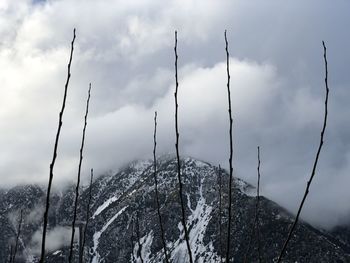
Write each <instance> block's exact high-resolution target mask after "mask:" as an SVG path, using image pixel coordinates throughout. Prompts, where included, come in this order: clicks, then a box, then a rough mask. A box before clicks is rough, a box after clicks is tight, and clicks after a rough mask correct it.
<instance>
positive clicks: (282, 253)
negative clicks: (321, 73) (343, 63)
mask: <svg viewBox="0 0 350 263" xmlns="http://www.w3.org/2000/svg"><path fill="white" fill-rule="evenodd" d="M322 45H323V59H324V66H325V79H324V82H325V87H326V99H325V102H324V119H323V127H322V131H321V138H320V143H319V146H318V149H317V153H316V157H315V161H314V164H313V167H312V171H311V175H310V178H309V181H308V182H307V184H306V188H305V193H304V196H303V199H302V200H301V203H300V206H299V208H298V212H297V215H296V217H295V220H294V223H293V225H292V227H291V228H290V230H289V234H288V237H287V239H286V241H285V243H284V245H283V248H282V250H281V253H280V255H279V257H278V261H277V262H281V261H282V258H283V256H284V253H285V252H286V249H287V246H288V243H289V241H290V239H291V237H292V234H293V231H294V229H295V227H296V225H297V223H298V220H299V216H300V213H301V210H302V208H303V206H304V202H305V200H306V197H307V195H308V194H309V189H310V185H311V183H312V180H313V178H314V176H315V173H316V167H317V163H318V159H319V156H320V153H321V149H322V146H323V137H324V133H325V130H326V126H327V117H328V94H329V89H328V62H327V48H326V45H325V43H324V41H322Z"/></svg>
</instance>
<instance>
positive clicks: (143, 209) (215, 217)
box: [0, 155, 350, 263]
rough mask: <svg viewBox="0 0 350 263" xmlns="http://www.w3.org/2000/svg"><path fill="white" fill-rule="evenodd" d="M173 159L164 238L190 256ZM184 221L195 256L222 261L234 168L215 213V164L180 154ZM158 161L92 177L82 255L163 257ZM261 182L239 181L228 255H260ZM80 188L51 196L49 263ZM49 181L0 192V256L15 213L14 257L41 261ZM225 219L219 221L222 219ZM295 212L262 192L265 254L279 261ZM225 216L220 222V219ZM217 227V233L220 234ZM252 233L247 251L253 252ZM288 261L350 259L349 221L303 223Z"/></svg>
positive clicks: (67, 228)
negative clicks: (256, 220) (328, 226)
mask: <svg viewBox="0 0 350 263" xmlns="http://www.w3.org/2000/svg"><path fill="white" fill-rule="evenodd" d="M176 165H177V162H176V159H175V158H173V157H172V156H168V155H167V156H162V157H160V158H159V160H158V163H157V169H158V174H157V178H158V190H159V198H160V205H161V209H160V211H161V214H162V217H163V223H164V230H165V239H166V246H167V249H168V251H169V254H170V260H171V262H178V263H180V262H187V261H188V254H187V248H186V244H185V241H184V236H183V229H182V225H181V221H180V220H181V207H180V203H179V192H178V181H177V174H176V167H177V166H176ZM181 165H182V170H181V172H182V178H183V187H184V188H183V193H184V197H185V198H184V200H185V202H186V217H187V227H188V230H189V238H190V244H191V248H192V254H193V258H194V261H195V262H220V260H221V258H223V257H224V255H225V244H226V237H227V233H226V231H227V199H228V198H227V193H228V191H227V190H228V189H227V185H228V174H227V172H226V171H224V170H221V171H220V174H221V176H222V192H223V195H222V209H221V210H222V211H221V216H220V212H219V210H220V209H219V191H218V189H219V180H218V175H219V168H218V167H216V166H213V165H211V164H209V163H206V162H202V161H199V160H197V159H194V158H189V157H188V158H184V159H182V162H181ZM153 175H154V174H153V163H152V161H135V162H132V163H130V164H129V165H126V166H125V167H123V168H122V169H120V171H119V172H118V173H116V174H109V175H102V176H100V177H98V178H97V179H96V180H95V181H94V183H93V185H92V204H91V217H90V223H89V225H88V229H87V239H86V247H85V250H84V255H83V256H84V262H94V263H96V262H163V260H164V253H163V248H162V243H161V236H160V228H159V221H158V215H157V207H156V202H155V187H154V186H155V184H154V176H153ZM255 191H256V189H255V187H254V186H252V185H250V184H248V183H246V182H244V181H242V180H240V179H239V178H235V179H234V191H233V215H234V216H233V221H232V227H233V229H232V232H231V239H232V242H231V244H232V249H231V255H230V257H231V260H232V262H243V261H244V259H245V257H247V262H258V241H257V235H256V232H253V233H252V230H254V229H256V228H255V227H254V215H255V204H256V198H255ZM88 194H89V189H88V187H86V186H85V187H83V188H82V189H81V192H80V199H79V207H78V224H77V231H76V237H77V238H76V241H75V254H74V257H75V258H74V262H78V247H79V240H78V236H79V225H83V224H84V222H85V216H86V205H87V199H88ZM74 195H75V193H74V186H73V185H72V186H70V187H68V188H66V189H65V190H62V191H60V192H55V193H53V194H52V196H51V208H50V214H49V225H48V234H47V242H46V247H47V250H48V254H47V262H66V261H67V258H68V254H69V241H70V234H71V223H72V215H73V202H74ZM44 199H45V189H43V188H41V187H39V186H37V185H25V186H17V187H14V188H12V189H9V190H1V191H0V231H1V236H0V262H1V263H2V262H7V258H8V255H9V254H10V245H11V244H13V242H14V239H15V236H16V229H17V224H18V218H19V211H20V210H21V209H23V210H24V220H23V225H22V231H21V235H20V239H19V241H20V242H19V248H18V253H17V257H16V262H38V257H39V254H40V245H41V228H42V218H43V211H44V201H45V200H44ZM220 217H221V219H220ZM293 220H294V217H293V215H292V213H290V212H289V211H287V210H286V209H284V208H282V207H281V206H279V205H278V204H277V203H275V202H273V201H272V200H269V199H267V198H265V197H261V199H260V208H259V229H260V232H259V234H260V245H259V246H260V251H261V258H262V262H274V261H275V260H276V259H277V257H278V255H279V252H280V250H281V248H282V245H283V242H284V241H285V238H286V236H287V233H288V230H289V227H290V225H291V224H292V223H293ZM220 222H221V227H220ZM220 229H221V232H220ZM250 239H251V249H250V252H249V253H247V250H248V244H249V242H250ZM283 262H350V228H349V227H348V226H339V227H336V228H335V229H333V230H324V229H317V228H315V227H313V226H311V225H310V224H308V223H307V222H303V221H300V222H299V223H298V226H297V229H296V231H295V232H294V235H293V237H292V240H291V242H290V245H289V246H288V249H287V252H286V255H285V257H284V260H283Z"/></svg>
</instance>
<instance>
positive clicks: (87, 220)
mask: <svg viewBox="0 0 350 263" xmlns="http://www.w3.org/2000/svg"><path fill="white" fill-rule="evenodd" d="M93 177H94V169H91V176H90V187H89V199H88V203H87V208H86V219H85V227H84V235H83V242H82V245H81V247H80V250H81V251H80V253H81V254H82V255H83V254H84V247H85V242H86V232H87V228H88V224H89V219H90V203H91V199H92V180H93ZM80 258H81V262H80V263H82V262H83V257H80Z"/></svg>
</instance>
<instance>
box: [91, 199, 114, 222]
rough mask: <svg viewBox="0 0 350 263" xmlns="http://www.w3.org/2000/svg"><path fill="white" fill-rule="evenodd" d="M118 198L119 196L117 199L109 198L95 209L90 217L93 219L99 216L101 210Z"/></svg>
mask: <svg viewBox="0 0 350 263" xmlns="http://www.w3.org/2000/svg"><path fill="white" fill-rule="evenodd" d="M118 198H119V196H118V197H117V196H112V197H111V198H109V199H107V200H106V201H105V202H104V203H103V204H102V205H100V206H99V207H98V208H97V209H96V211H95V213H94V214H93V215H92V219H94V218H95V217H96V216H98V215H99V214H101V212H102V211H103V210H105V209H106V208H107V207H108V206H109V205H110V204H111V203H113V202H115V201H117V200H118Z"/></svg>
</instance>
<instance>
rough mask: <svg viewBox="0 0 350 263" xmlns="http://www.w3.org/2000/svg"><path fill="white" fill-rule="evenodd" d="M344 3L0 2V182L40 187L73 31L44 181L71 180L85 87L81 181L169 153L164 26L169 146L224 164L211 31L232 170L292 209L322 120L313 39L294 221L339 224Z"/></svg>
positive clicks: (316, 102) (315, 103) (344, 157)
mask: <svg viewBox="0 0 350 263" xmlns="http://www.w3.org/2000/svg"><path fill="white" fill-rule="evenodd" d="M349 9H350V3H349V2H346V1H335V2H334V3H333V2H332V3H331V4H329V3H328V2H326V1H308V2H307V3H306V2H304V1H293V2H288V3H283V4H281V3H280V2H279V1H275V0H270V1H268V2H264V3H257V2H247V1H196V0H190V1H189V0H183V1H166V2H164V1H160V0H158V1H154V0H153V1H141V2H140V1H138V2H135V1H92V0H91V1H82V0H76V1H68V0H52V1H49V0H48V1H45V2H43V1H40V2H38V1H36V3H35V4H34V1H29V0H16V1H7V0H1V1H0V69H1V73H0V84H1V96H0V131H1V136H0V145H1V151H0V172H1V175H0V179H1V182H2V183H1V184H2V186H4V187H8V186H12V185H15V184H17V183H44V184H45V183H46V181H47V178H48V166H49V162H50V159H51V156H52V148H53V140H54V135H55V132H56V128H57V121H58V112H59V108H60V104H61V100H62V95H63V85H64V82H65V78H66V70H67V68H66V67H67V62H68V56H69V48H70V41H71V38H72V30H73V28H74V27H76V28H77V39H76V45H75V47H76V48H75V52H74V56H73V65H72V78H71V84H70V87H69V91H68V98H67V108H66V112H65V115H64V124H63V130H62V137H61V141H60V144H59V155H58V160H57V165H56V168H55V178H54V182H55V183H54V184H55V185H56V186H59V185H62V184H64V183H66V182H72V181H74V180H75V176H76V170H77V163H78V153H79V146H80V137H81V129H82V125H83V114H84V107H85V99H86V95H87V88H88V83H89V82H92V84H93V89H92V99H91V111H90V116H89V123H88V129H87V137H86V148H85V154H84V157H85V158H84V164H83V166H84V177H88V170H89V169H90V168H91V167H94V168H95V170H96V171H97V173H103V172H106V171H108V170H116V169H118V167H120V165H122V164H124V163H126V162H128V161H130V160H132V159H137V158H148V157H150V156H151V153H152V135H153V114H154V111H155V110H157V111H158V115H159V132H158V134H159V139H158V141H159V144H158V145H159V151H158V152H159V153H169V152H170V153H172V152H173V151H174V149H173V146H174V140H175V138H174V137H175V135H174V120H173V114H174V101H173V99H174V98H173V92H174V75H173V74H174V73H173V70H174V68H173V67H174V54H173V45H174V30H175V29H177V30H178V32H179V39H178V40H179V41H178V45H179V46H178V52H179V77H180V79H179V80H180V87H179V103H180V104H179V107H180V108H179V121H180V123H179V124H180V146H181V153H183V154H186V155H192V156H194V157H198V158H201V159H204V160H207V161H210V162H213V163H215V164H219V163H220V164H221V165H222V166H224V167H225V166H226V167H227V164H228V161H227V156H228V114H227V94H226V68H225V52H224V39H223V31H224V30H225V29H228V36H229V42H230V51H231V60H230V62H231V77H232V81H231V87H232V100H233V101H232V102H233V110H234V111H233V113H234V144H235V154H234V164H235V174H236V175H237V176H239V177H242V178H243V179H245V180H247V181H249V182H251V183H253V184H255V180H256V146H257V145H260V146H261V147H262V160H263V163H262V172H263V174H262V192H263V194H264V195H266V196H268V197H270V198H272V199H274V200H276V201H278V202H280V203H281V204H283V205H284V206H286V207H287V208H288V209H290V210H291V211H295V209H296V207H297V204H298V202H299V201H300V198H301V194H302V193H303V191H304V187H305V183H306V180H307V177H308V173H309V172H310V169H311V164H312V162H313V159H314V155H315V151H316V147H317V143H318V140H319V131H320V128H321V124H322V123H321V122H322V115H323V99H324V98H323V97H324V84H323V74H324V72H323V71H324V68H323V60H322V55H323V54H322V46H321V40H326V43H327V45H328V47H329V67H330V69H329V71H330V88H331V95H330V115H329V126H328V130H327V133H326V143H325V147H324V151H323V152H322V154H321V159H320V168H319V169H318V173H317V175H316V177H315V183H314V185H313V186H312V190H311V194H310V198H309V199H308V201H307V207H305V210H304V211H303V216H304V218H305V219H307V220H309V221H311V222H313V223H316V224H320V225H322V226H329V225H334V224H337V223H339V222H348V221H347V220H348V218H349V217H348V216H349V214H350V211H349V207H348V206H347V205H346V202H345V201H344V200H349V198H350V194H349V191H347V189H346V186H347V185H349V183H350V180H349V179H348V177H347V176H346V175H347V174H348V171H349V167H350V162H349V158H348V156H349V147H348V146H349V145H350V140H349V134H350V133H349V132H350V125H349V124H348V121H347V119H348V116H349V114H350V112H349V109H348V107H347V104H348V98H349V95H350V94H349V91H348V89H347V87H348V86H349V85H350V77H349V74H347V69H348V64H349V61H350V55H349V53H348V52H347V53H346V52H345V51H346V50H347V48H348V46H349V45H350V38H349V37H348V36H347V35H348V34H347V31H346V30H347V28H346V26H345V25H346V24H349V17H348V14H347V11H346V10H349Z"/></svg>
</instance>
